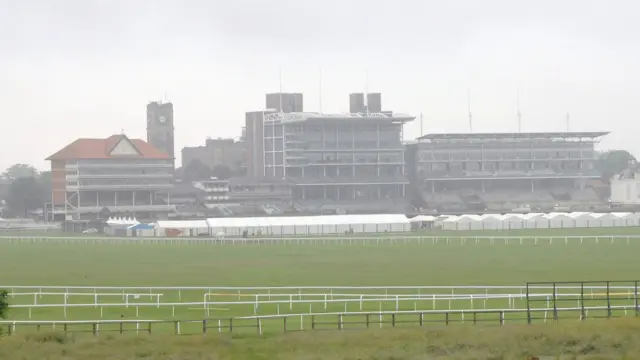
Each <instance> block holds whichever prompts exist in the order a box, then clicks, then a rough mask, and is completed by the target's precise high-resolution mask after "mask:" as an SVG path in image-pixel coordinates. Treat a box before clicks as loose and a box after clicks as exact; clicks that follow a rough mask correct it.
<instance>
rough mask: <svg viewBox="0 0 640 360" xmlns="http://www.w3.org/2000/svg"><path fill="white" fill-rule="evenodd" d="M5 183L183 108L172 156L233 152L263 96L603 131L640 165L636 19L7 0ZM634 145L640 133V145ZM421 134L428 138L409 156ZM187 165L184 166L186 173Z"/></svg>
mask: <svg viewBox="0 0 640 360" xmlns="http://www.w3.org/2000/svg"><path fill="white" fill-rule="evenodd" d="M0 9H1V10H0V69H1V71H0V105H1V108H2V110H3V114H2V120H1V125H2V127H1V129H2V130H1V132H2V135H3V136H2V137H1V139H2V140H1V141H0V154H1V155H0V168H5V167H8V166H10V165H11V164H13V163H30V164H34V165H36V166H37V167H39V168H42V169H44V168H46V167H48V164H47V163H46V162H45V161H44V158H45V157H47V156H48V155H50V154H51V153H53V152H55V151H57V150H58V149H60V148H61V147H63V146H65V145H66V144H67V143H69V142H71V141H73V140H75V139H76V138H78V137H108V136H110V135H112V134H115V133H120V132H121V131H122V130H123V129H124V131H125V132H126V134H127V135H129V136H130V137H135V138H141V139H144V138H145V126H146V122H145V107H146V104H147V103H148V102H149V101H150V100H160V99H163V98H164V97H165V94H166V97H167V98H168V99H169V100H170V101H172V102H173V103H174V108H175V125H176V142H177V144H176V149H177V151H178V154H179V150H180V149H181V148H182V147H184V146H187V145H189V146H194V145H199V144H202V143H204V141H205V137H207V136H209V137H238V136H239V135H240V131H241V126H242V125H243V123H244V112H245V111H250V110H259V109H262V108H264V94H265V93H267V92H275V91H278V89H279V80H278V78H279V75H278V73H279V69H280V68H282V80H283V81H282V88H283V90H284V91H295V92H303V93H304V95H305V110H309V111H315V110H317V109H318V106H319V99H320V90H319V89H320V86H319V83H320V81H319V78H320V69H322V74H323V75H322V83H323V86H322V105H323V109H322V110H323V111H325V112H345V111H347V110H348V94H349V93H350V92H361V91H364V90H365V88H366V83H367V81H366V78H367V76H366V75H365V74H366V73H367V72H368V90H369V91H371V92H382V93H383V97H382V101H383V108H385V109H389V110H394V111H396V112H403V113H410V114H413V115H416V116H418V115H419V114H420V113H423V114H424V129H425V133H427V132H466V131H468V130H469V126H468V116H467V112H468V111H467V89H470V92H471V108H472V113H473V119H474V125H473V127H474V129H473V130H474V131H478V132H493V131H516V130H517V121H516V118H517V117H516V98H517V94H518V93H520V107H521V112H522V119H523V125H522V130H523V131H564V130H565V129H566V121H565V118H566V114H567V113H570V130H585V131H589V130H609V131H611V132H612V133H611V135H609V136H608V137H606V138H605V140H603V142H602V144H601V146H602V148H626V149H629V150H631V151H632V152H633V153H635V154H636V155H639V154H640V142H639V141H637V139H638V132H639V131H640V118H639V117H640V114H639V112H638V104H639V102H640V85H639V84H640V69H639V68H638V64H640V47H639V45H638V34H640V22H638V21H637V15H638V14H640V3H638V2H637V1H633V0H628V1H622V0H620V1H616V0H609V1H588V0H582V1H578V0H565V1H563V0H555V1H553V0H536V1H526V2H525V1H517V0H484V1H479V0H467V1H463V0H447V1H442V0H438V1H432V0H394V1H390V0H297V1H291V0H226V1H221V0H208V1H207V0H182V1H177V0H176V1H169V0H155V1H151V0H149V1H147V0H58V1H51V0H21V1H15V0H0ZM636 129H639V130H636ZM419 134H420V124H419V121H416V122H414V123H413V124H410V125H408V127H407V128H406V131H405V139H411V138H415V137H416V136H418V135H419ZM177 157H179V155H178V156H177Z"/></svg>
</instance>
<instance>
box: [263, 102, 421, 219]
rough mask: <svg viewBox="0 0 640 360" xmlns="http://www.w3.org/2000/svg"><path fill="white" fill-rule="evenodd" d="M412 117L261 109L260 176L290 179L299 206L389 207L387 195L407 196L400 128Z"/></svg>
mask: <svg viewBox="0 0 640 360" xmlns="http://www.w3.org/2000/svg"><path fill="white" fill-rule="evenodd" d="M413 119H414V118H413V117H411V116H404V115H387V114H380V113H375V114H374V113H369V114H335V115H327V114H319V113H273V114H268V115H265V117H264V122H263V129H262V134H263V138H262V139H261V140H262V142H263V144H264V145H263V147H264V150H263V151H262V156H263V159H262V161H261V162H262V164H263V166H262V169H261V170H262V172H263V176H265V177H270V178H275V179H286V180H287V181H289V182H290V183H291V184H292V187H293V190H292V197H293V200H294V202H296V203H297V204H298V205H299V206H301V207H302V211H314V209H316V208H323V209H327V211H329V212H333V211H338V209H344V210H345V211H353V212H356V211H357V212H360V211H376V210H377V211H380V210H383V209H387V210H389V203H390V201H391V202H392V201H393V200H399V199H404V198H405V196H406V189H405V187H406V185H407V184H408V180H407V179H406V177H405V176H404V170H405V169H404V167H405V165H404V147H403V145H402V128H403V125H404V124H405V123H406V122H408V121H411V120H413ZM374 204H379V205H380V206H379V207H380V208H381V209H377V208H376V206H375V205H374ZM316 210H317V209H316Z"/></svg>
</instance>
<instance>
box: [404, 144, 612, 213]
mask: <svg viewBox="0 0 640 360" xmlns="http://www.w3.org/2000/svg"><path fill="white" fill-rule="evenodd" d="M606 134H607V133H606V132H561V133H555V132H554V133H493V134H431V135H425V136H423V137H421V138H419V139H418V140H419V141H418V142H417V143H416V144H412V145H410V146H409V151H408V152H407V162H408V163H410V164H411V165H412V166H408V167H409V168H410V170H411V171H410V174H409V176H410V178H411V181H412V186H413V189H414V194H415V195H416V196H417V197H418V198H419V200H420V201H419V205H420V207H423V208H427V209H435V210H438V211H449V212H463V211H481V212H484V211H492V212H508V211H512V210H514V209H521V210H522V211H523V212H528V211H533V210H535V211H552V210H553V209H558V208H562V209H566V210H578V209H594V208H596V207H599V206H602V205H603V204H605V203H606V191H603V190H602V189H603V186H602V183H601V181H600V180H599V179H600V174H599V173H598V172H597V170H596V169H595V166H594V163H595V160H596V151H595V145H596V144H597V143H598V141H599V139H600V138H601V137H602V136H605V135H606Z"/></svg>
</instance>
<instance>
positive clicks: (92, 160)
mask: <svg viewBox="0 0 640 360" xmlns="http://www.w3.org/2000/svg"><path fill="white" fill-rule="evenodd" d="M47 160H48V161H51V188H52V202H53V207H54V213H55V214H64V219H66V220H85V219H89V220H91V219H96V218H98V217H100V216H101V213H103V212H104V210H105V208H106V210H108V213H109V214H110V215H118V214H130V215H131V216H136V217H138V218H139V219H153V218H165V217H166V216H167V213H168V212H170V211H172V210H173V206H172V205H171V204H170V203H169V201H167V200H166V199H168V198H170V196H169V192H170V191H171V188H172V185H171V182H172V178H173V175H172V171H173V165H172V159H171V157H170V156H169V155H168V154H166V153H165V152H163V151H161V150H159V149H156V148H155V147H153V146H152V145H150V144H148V143H146V142H144V141H143V140H138V139H129V138H128V137H127V136H125V135H124V134H122V135H113V136H111V137H109V138H106V139H78V140H76V141H74V142H72V143H71V144H69V145H67V146H65V147H64V148H62V149H61V150H59V151H58V152H56V153H55V154H53V155H51V156H49V157H48V158H47Z"/></svg>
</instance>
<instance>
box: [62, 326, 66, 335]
mask: <svg viewBox="0 0 640 360" xmlns="http://www.w3.org/2000/svg"><path fill="white" fill-rule="evenodd" d="M62 330H63V331H64V334H65V335H67V324H64V325H63V326H62Z"/></svg>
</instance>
